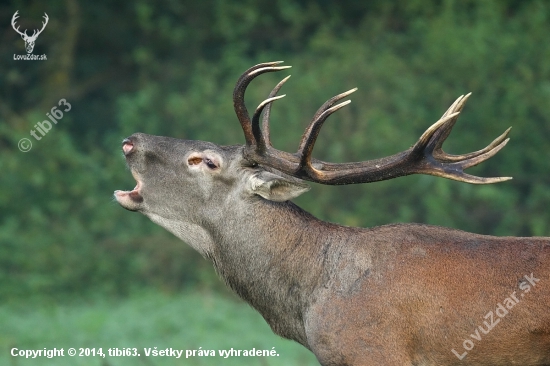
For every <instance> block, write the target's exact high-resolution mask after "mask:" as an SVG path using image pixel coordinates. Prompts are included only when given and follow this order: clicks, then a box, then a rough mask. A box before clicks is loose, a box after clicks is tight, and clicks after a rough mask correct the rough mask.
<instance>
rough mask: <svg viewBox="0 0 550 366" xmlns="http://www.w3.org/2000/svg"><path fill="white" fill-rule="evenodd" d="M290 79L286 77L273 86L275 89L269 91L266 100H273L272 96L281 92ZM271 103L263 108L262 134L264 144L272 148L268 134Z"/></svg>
mask: <svg viewBox="0 0 550 366" xmlns="http://www.w3.org/2000/svg"><path fill="white" fill-rule="evenodd" d="M289 78H290V75H288V76H287V77H286V78H284V79H283V80H281V81H280V82H279V84H277V85H275V87H274V88H273V90H272V91H271V93H269V97H268V98H273V97H274V96H276V95H277V93H278V92H279V90H281V87H282V86H283V84H284V83H286V81H287V80H288V79H289ZM271 105H272V104H271V103H268V104H267V105H266V106H265V110H264V118H263V119H262V133H263V140H264V142H265V144H266V145H267V146H272V145H271V136H270V132H269V118H270V115H271Z"/></svg>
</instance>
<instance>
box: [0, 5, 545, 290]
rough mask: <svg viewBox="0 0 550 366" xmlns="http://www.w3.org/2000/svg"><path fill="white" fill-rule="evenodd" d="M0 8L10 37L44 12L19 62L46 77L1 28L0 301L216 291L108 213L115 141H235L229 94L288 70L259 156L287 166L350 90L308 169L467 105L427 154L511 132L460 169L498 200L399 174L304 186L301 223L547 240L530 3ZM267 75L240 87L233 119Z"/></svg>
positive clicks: (199, 267) (142, 225)
mask: <svg viewBox="0 0 550 366" xmlns="http://www.w3.org/2000/svg"><path fill="white" fill-rule="evenodd" d="M2 9H3V10H4V12H2V14H4V15H3V19H4V21H5V22H4V24H8V22H9V19H8V18H9V17H11V15H12V14H13V12H14V11H15V10H16V9H19V10H20V14H22V18H21V21H22V22H26V23H25V27H29V28H31V27H32V26H33V24H35V23H36V22H37V21H38V19H40V16H41V15H42V13H43V12H44V11H46V12H47V13H48V15H49V16H50V24H48V27H47V28H46V31H45V32H44V33H43V34H41V35H40V37H39V38H38V40H37V45H36V51H35V53H36V54H41V53H46V54H47V55H48V61H47V62H30V61H27V62H23V61H14V60H13V59H12V54H13V53H14V52H15V53H22V52H24V51H23V50H22V41H21V39H20V37H19V36H18V35H17V34H16V33H15V32H11V31H10V30H8V31H6V40H7V41H6V42H3V43H2V45H0V54H1V55H2V56H3V57H1V58H0V66H1V67H2V70H4V75H5V77H4V79H3V82H2V84H1V89H0V92H1V93H2V97H1V98H0V118H1V119H2V121H1V122H2V123H0V151H1V158H0V171H1V172H2V179H0V204H1V207H2V212H1V213H0V299H6V300H8V299H17V298H28V297H32V296H38V297H52V298H59V297H68V296H74V295H89V294H91V293H93V294H97V293H104V294H111V295H124V294H127V293H128V292H130V291H132V290H133V289H134V288H141V287H155V288H161V289H163V291H179V290H181V289H182V288H185V287H186V286H191V285H193V286H195V285H199V286H203V287H205V288H211V287H215V288H219V287H221V286H220V284H219V282H218V281H217V280H215V279H214V274H213V271H212V269H211V268H210V265H209V264H208V263H207V262H206V261H204V260H202V259H201V258H200V257H199V256H198V255H197V254H195V253H194V252H192V251H191V250H190V249H189V248H188V247H187V246H185V245H183V244H182V243H180V242H179V241H178V240H177V239H175V238H174V237H172V236H171V235H170V234H168V233H166V232H165V231H164V230H162V229H161V228H159V227H157V226H155V225H154V224H152V223H151V222H149V221H148V220H147V219H146V218H144V217H142V216H141V215H137V214H132V213H129V212H126V211H124V210H123V209H121V208H120V207H118V205H117V204H116V203H114V202H113V201H112V199H111V194H112V192H113V191H114V190H115V189H129V188H131V187H132V186H133V185H134V184H135V182H134V181H133V179H132V177H131V175H130V174H129V172H128V171H127V170H126V169H125V168H124V161H123V158H122V156H121V153H120V141H121V140H122V139H123V138H124V137H125V136H128V135H130V134H131V133H133V132H136V131H141V132H146V133H150V134H160V135H167V136H173V137H181V138H187V139H197V140H208V141H212V142H216V143H220V144H236V143H243V141H244V139H243V137H242V131H241V130H240V127H239V124H238V123H237V121H236V118H235V117H234V113H233V110H232V100H231V94H232V88H233V85H234V82H235V80H236V79H237V77H238V76H239V75H240V73H241V72H242V71H244V70H245V69H246V68H248V67H250V66H251V65H253V64H256V63H258V62H264V61H271V60H277V59H284V60H285V61H286V64H289V65H292V66H293V68H292V69H291V70H290V71H291V72H292V74H293V77H292V78H291V79H290V80H289V82H288V83H287V84H286V85H285V86H284V89H283V90H282V93H285V94H287V97H286V98H285V99H283V100H281V101H277V102H276V103H275V104H274V107H273V118H272V136H273V140H274V144H275V146H276V147H278V148H280V149H284V150H287V151H294V150H295V149H296V148H297V144H298V141H299V138H300V136H301V134H302V132H303V129H304V127H305V126H306V124H307V122H308V120H309V118H311V116H312V115H313V113H314V112H315V110H316V109H317V108H318V107H319V106H320V105H321V104H322V103H323V102H324V101H325V100H326V99H328V98H329V97H331V96H333V95H335V94H337V93H339V92H342V91H345V90H348V89H351V88H353V87H356V86H357V87H359V91H358V92H356V93H355V94H353V95H352V100H353V103H352V104H351V105H350V106H348V107H346V108H344V109H343V110H341V111H339V112H338V113H337V114H335V115H334V116H332V117H330V119H329V120H328V121H327V123H326V124H325V126H324V127H323V130H322V132H321V136H320V137H319V140H318V142H317V144H316V148H315V151H314V155H315V156H316V157H318V158H321V159H326V160H328V161H334V162H344V161H358V160H365V159H368V158H375V157H381V156H387V155H391V154H394V153H396V152H398V151H401V150H404V149H406V148H408V147H409V146H410V145H412V144H413V143H414V142H415V141H416V139H417V138H418V137H419V136H420V134H421V133H422V132H423V131H424V130H425V129H426V128H427V127H428V126H429V125H430V124H432V123H433V122H435V121H436V120H437V119H438V118H439V116H440V115H441V114H442V113H443V112H444V111H445V110H446V109H447V107H448V106H449V105H450V104H451V103H452V102H453V101H454V99H455V98H456V97H458V96H459V95H460V94H465V93H467V92H473V95H472V97H471V99H470V101H469V102H468V105H467V106H466V109H465V110H464V112H463V115H462V116H461V117H460V119H459V121H458V123H457V126H456V127H455V131H454V132H453V133H452V134H451V136H450V137H449V139H448V140H449V141H448V143H446V145H445V149H446V151H449V152H451V153H456V154H459V153H463V152H469V151H474V150H477V149H480V148H482V147H484V146H485V145H487V144H488V143H490V142H491V141H492V140H493V139H494V138H495V137H496V136H498V135H499V134H500V133H502V132H503V131H504V130H505V129H506V128H507V127H509V126H513V130H512V135H511V136H512V140H511V141H510V143H509V144H508V146H507V147H506V148H505V149H504V150H503V151H502V152H500V153H499V154H498V155H497V156H495V157H494V158H492V159H491V160H489V161H488V162H486V163H483V164H482V165H481V166H480V167H476V168H473V169H471V172H472V174H476V175H482V176H502V175H503V176H513V177H514V180H513V181H511V182H507V183H502V184H498V185H492V186H484V187H480V186H470V185H466V184H463V183H458V182H454V181H448V180H444V179H441V178H434V177H429V176H411V177H404V178H399V179H395V180H392V181H387V182H379V183H374V184H370V185H368V186H367V185H358V186H347V187H326V186H319V185H315V186H314V187H313V189H312V190H311V191H310V192H309V193H308V194H306V195H303V196H302V197H300V198H299V199H298V200H297V202H298V203H299V204H300V205H301V206H303V207H304V208H306V209H307V210H309V211H311V212H312V213H314V214H315V215H317V216H319V217H321V218H323V219H325V220H329V221H334V222H338V223H342V224H345V225H353V226H375V225H382V224H387V223H393V222H420V223H428V224H435V225H444V226H450V227H455V228H459V229H463V230H468V231H473V232H478V233H483V234H492V235H525V236H529V235H546V236H548V235H550V228H549V226H548V222H550V211H549V210H548V206H549V203H550V193H549V192H550V175H549V170H550V169H549V168H550V166H549V164H548V159H547V155H548V151H549V150H548V149H549V148H548V143H547V139H548V138H549V137H550V120H549V118H548V117H547V113H545V107H546V102H547V101H548V100H549V99H550V82H549V80H550V62H549V61H548V60H550V44H549V43H548V42H547V41H546V40H547V35H548V34H549V33H550V22H549V19H548V18H549V17H550V3H548V2H544V1H521V2H520V1H513V0H508V1H497V0H492V1H491V0H489V1H483V2H479V1H460V2H459V1H450V0H448V1H424V0H422V1H420V0H414V1H407V2H388V1H381V0H379V1H370V2H358V1H355V2H351V1H350V2H315V1H311V0H309V1H306V0H302V1H291V0H278V1H269V2H267V1H266V2H257V1H250V0H247V1H244V2H238V3H236V2H227V1H219V0H218V1H203V2H191V1H174V0H162V1H156V2H155V1H151V0H138V1H135V2H123V1H120V0H118V1H110V2H108V1H104V0H103V1H95V2H77V0H72V1H66V2H65V1H64V2H62V1H60V0H54V1H51V2H48V4H47V6H46V5H44V3H43V2H38V1H31V2H30V5H24V4H23V3H21V2H19V1H12V2H11V4H10V6H9V7H6V6H3V7H2ZM23 14H24V15H23ZM23 18H25V19H26V20H24V19H23ZM68 30H70V31H68ZM287 74H288V73H286V72H284V73H278V74H276V75H275V74H269V75H265V76H262V77H261V78H259V79H258V80H256V81H254V83H253V84H252V85H251V86H250V90H249V91H248V93H247V102H248V105H249V109H251V110H252V109H253V108H254V107H255V105H257V103H259V102H260V101H261V100H263V98H265V97H266V96H267V94H268V93H269V91H270V90H271V88H272V87H273V86H274V85H275V83H276V82H277V81H278V80H280V79H281V78H282V77H284V76H286V75H287ZM60 98H66V99H67V100H68V101H69V102H70V103H71V104H72V106H73V108H72V110H71V111H70V112H68V113H67V114H66V115H65V116H64V117H63V119H61V120H60V121H59V123H58V124H57V125H55V126H54V127H53V128H52V129H51V130H50V131H49V132H48V134H47V135H46V136H44V137H43V138H42V140H40V141H34V140H33V144H34V146H33V148H32V150H31V151H30V152H27V153H23V152H20V151H19V150H18V148H17V143H18V141H19V139H21V138H23V137H27V138H31V137H30V135H29V131H30V130H31V129H33V126H34V125H35V124H36V123H37V122H38V121H42V120H44V119H45V118H46V113H47V112H48V111H50V108H51V107H52V106H54V105H57V102H58V100H59V99H60ZM31 139H32V138H31Z"/></svg>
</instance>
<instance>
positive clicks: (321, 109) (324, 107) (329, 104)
mask: <svg viewBox="0 0 550 366" xmlns="http://www.w3.org/2000/svg"><path fill="white" fill-rule="evenodd" d="M356 91H357V88H353V89H350V90H348V91H347V92H343V93H340V94H338V95H335V96H334V97H332V98H330V99H329V100H327V101H326V102H325V103H323V105H322V106H321V107H319V109H318V110H317V112H315V114H314V115H313V118H312V121H313V120H315V119H317V118H318V117H319V116H320V115H321V114H322V113H323V112H324V111H326V110H327V109H328V108H330V107H332V106H333V105H334V103H336V102H338V101H339V100H342V99H344V98H345V97H347V96H348V95H350V94H351V93H355V92H356Z"/></svg>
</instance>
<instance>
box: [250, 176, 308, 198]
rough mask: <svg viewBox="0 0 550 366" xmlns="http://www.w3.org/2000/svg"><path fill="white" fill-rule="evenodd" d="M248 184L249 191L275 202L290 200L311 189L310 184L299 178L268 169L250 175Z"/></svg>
mask: <svg viewBox="0 0 550 366" xmlns="http://www.w3.org/2000/svg"><path fill="white" fill-rule="evenodd" d="M246 186H247V190H248V192H249V193H251V194H257V195H259V196H262V197H263V198H265V199H266V200H270V201H275V202H283V201H288V200H291V199H293V198H296V197H298V196H299V195H301V194H302V193H304V192H307V191H309V186H308V185H307V184H305V183H303V182H302V181H300V180H298V179H295V178H292V177H288V178H285V177H282V176H280V175H276V174H273V173H270V172H266V171H262V172H259V173H256V174H253V175H251V176H249V177H248V178H247V182H246Z"/></svg>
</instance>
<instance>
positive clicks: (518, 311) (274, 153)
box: [115, 62, 550, 366]
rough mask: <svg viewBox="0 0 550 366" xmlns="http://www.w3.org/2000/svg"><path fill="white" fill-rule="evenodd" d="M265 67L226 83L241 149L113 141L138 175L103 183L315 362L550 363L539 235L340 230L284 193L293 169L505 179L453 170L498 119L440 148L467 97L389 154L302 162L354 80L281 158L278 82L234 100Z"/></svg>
mask: <svg viewBox="0 0 550 366" xmlns="http://www.w3.org/2000/svg"><path fill="white" fill-rule="evenodd" d="M278 64H279V63H278V62H270V63H264V64H259V65H256V66H254V67H252V68H250V69H248V70H247V71H246V72H245V73H244V74H243V75H242V76H241V77H240V78H239V79H238V81H237V85H236V87H235V90H234V94H233V100H234V105H235V111H236V114H237V117H238V119H239V121H240V123H241V126H242V129H243V131H244V136H245V139H246V145H244V146H242V145H235V146H219V145H216V144H213V143H210V142H203V141H192V140H179V139H174V138H170V137H159V136H151V135H146V134H143V133H135V134H133V135H132V136H130V137H128V138H126V139H125V140H124V141H123V142H122V150H123V153H124V155H125V157H126V161H127V164H128V166H129V168H130V170H131V172H132V174H133V176H134V178H135V179H136V181H137V185H136V187H135V188H134V189H133V190H132V191H115V198H116V200H117V201H118V202H119V203H120V205H121V206H122V207H124V208H126V209H128V210H130V211H139V212H141V213H143V214H145V215H146V216H147V217H149V218H150V219H151V220H152V221H153V222H155V223H157V224H159V225H161V226H163V227H164V228H166V229H167V230H169V231H170V232H172V233H173V234H174V235H176V236H177V237H179V238H181V239H182V240H183V241H184V242H186V243H188V244H189V245H191V246H192V247H193V248H194V249H196V250H197V251H198V252H199V253H201V254H202V255H203V256H204V257H205V258H207V259H209V260H211V261H212V263H213V265H214V267H215V269H216V271H217V272H218V274H219V275H220V276H221V278H222V279H223V280H224V281H225V282H226V283H227V285H228V286H229V287H230V288H231V289H233V290H234V291H235V292H236V293H237V294H238V295H239V296H240V297H241V298H243V299H244V300H245V301H247V302H248V303H249V304H250V305H251V306H253V307H254V308H255V309H256V310H257V311H259V312H260V314H262V316H263V317H264V319H265V320H266V321H267V323H268V324H269V325H270V326H271V329H272V330H273V331H274V332H275V333H276V334H278V335H280V336H282V337H285V338H288V339H292V340H295V341H296V342H298V343H300V344H302V345H303V346H304V347H306V348H308V349H309V350H311V351H312V352H313V353H314V354H315V356H316V357H317V359H318V360H319V362H320V363H321V364H322V365H372V366H390V365H392V366H393V365H400V366H402V365H416V366H420V365H422V366H427V365H434V366H435V365H437V366H441V365H523V366H526V365H550V238H547V237H545V238H542V237H540V238H516V237H493V236H486V235H478V234H471V233H467V232H463V231H459V230H454V229H447V228H442V227H436V226H429V225H419V224H398V225H386V226H381V227H375V228H370V229H361V228H353V227H345V226H340V225H335V224H331V223H327V222H323V221H320V220H318V219H316V218H315V217H313V216H312V215H310V214H309V213H307V212H305V211H303V210H302V209H300V208H299V207H297V206H296V205H295V204H293V203H292V202H290V200H291V199H292V198H294V197H297V196H298V195H300V194H302V193H304V192H305V191H307V190H308V187H307V185H306V184H305V183H304V180H307V181H312V182H318V183H323V184H354V183H368V182H374V181H380V180H385V179H392V178H395V177H399V176H403V175H408V174H431V175H435V176H439V177H445V178H449V179H454V180H458V181H462V182H468V183H475V184H486V183H495V182H501V181H503V180H506V179H509V178H481V177H476V176H472V175H469V174H466V173H464V171H463V170H464V169H466V168H469V167H471V166H474V165H476V164H479V163H481V162H483V161H485V160H487V159H489V158H490V157H491V156H493V155H494V154H496V153H497V152H498V151H499V150H500V149H502V148H503V147H504V145H505V144H506V143H507V142H508V138H507V135H508V131H506V132H505V133H504V134H502V135H501V136H499V137H498V138H497V139H495V140H494V141H493V142H492V143H491V144H490V145H489V146H487V147H486V148H484V149H482V150H480V151H477V152H473V153H469V154H465V155H450V154H447V153H445V152H443V150H442V149H441V146H442V144H443V142H444V141H445V139H446V138H447V136H448V135H449V133H450V132H451V129H452V127H453V125H454V124H455V122H456V120H457V118H458V115H459V113H460V111H461V110H462V108H463V106H464V103H465V102H466V100H467V99H468V95H467V96H461V97H460V98H458V99H457V100H456V101H455V102H454V103H453V105H451V107H450V108H449V109H448V110H447V111H446V112H445V114H443V116H442V117H441V119H440V120H439V121H437V122H436V123H435V124H434V125H432V126H431V127H430V128H428V129H427V130H426V132H424V134H423V135H422V136H421V137H420V139H419V140H418V141H417V142H416V143H415V144H414V146H412V147H411V148H409V149H407V150H405V151H403V152H400V153H398V154H395V155H392V156H389V157H385V158H381V159H376V160H369V161H364V162H356V163H344V164H335V163H327V162H324V161H319V160H316V159H313V158H312V157H311V152H312V150H313V145H314V144H315V140H316V138H317V136H318V134H319V130H320V128H321V126H322V124H323V122H324V121H325V120H326V119H327V117H328V116H329V115H331V114H332V113H334V112H335V111H337V110H338V109H340V108H342V107H343V106H345V105H346V104H347V103H348V102H342V103H339V104H337V103H338V102H339V101H340V100H342V99H343V98H345V97H346V96H347V95H349V94H351V93H352V92H353V91H355V89H354V90H350V91H348V92H345V93H342V94H340V95H337V96H335V97H334V98H332V99H329V100H328V101H327V102H326V103H325V104H323V105H322V106H321V108H320V109H319V110H318V111H317V113H316V114H315V115H314V117H313V119H312V121H311V123H310V124H309V126H308V127H307V129H306V131H305V133H304V135H303V137H302V140H301V142H300V145H299V148H298V152H297V153H296V154H291V153H287V152H284V151H280V150H277V149H275V148H274V147H273V146H272V145H271V143H270V138H269V126H268V122H269V112H270V110H269V108H270V104H271V103H272V102H273V101H275V100H276V99H279V98H281V97H282V96H276V94H277V92H278V91H279V89H280V88H281V86H282V84H283V83H284V82H285V81H286V80H287V79H284V80H283V81H282V82H280V83H279V84H278V85H277V86H276V87H275V88H274V89H273V91H272V92H271V94H270V95H269V98H268V99H266V100H265V101H264V102H263V103H261V104H260V105H259V107H258V108H257V109H256V111H255V113H254V115H253V116H252V118H250V117H249V114H248V112H247V109H246V107H245V105H244V93H245V89H246V88H247V86H248V85H249V83H250V82H251V81H252V80H253V79H254V78H255V77H257V76H258V75H260V74H263V73H266V72H272V71H278V70H282V69H285V68H286V67H282V66H277V65H278ZM262 112H264V114H263V119H262V121H260V116H261V114H262ZM260 125H261V126H260Z"/></svg>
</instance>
